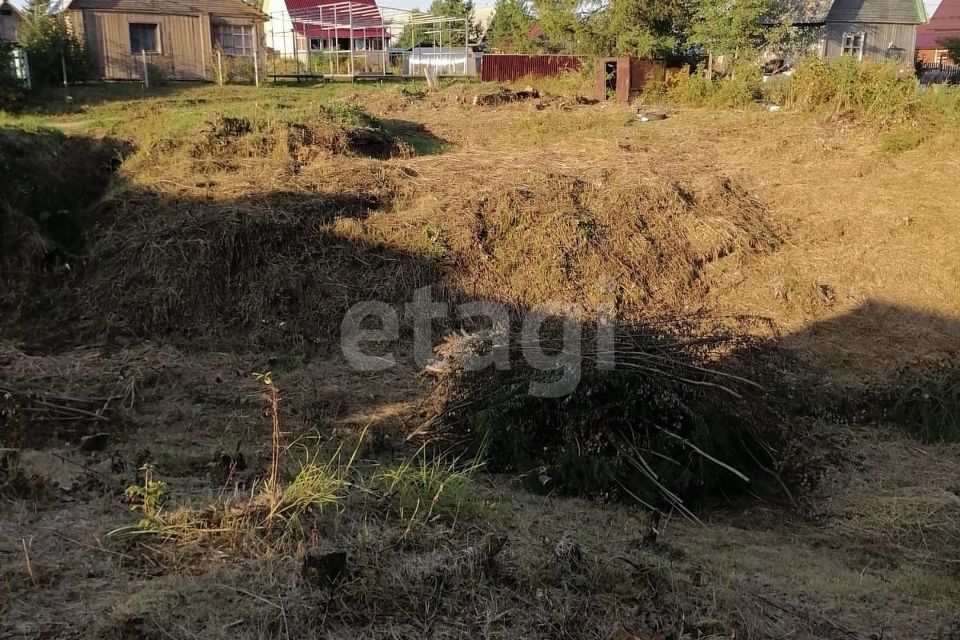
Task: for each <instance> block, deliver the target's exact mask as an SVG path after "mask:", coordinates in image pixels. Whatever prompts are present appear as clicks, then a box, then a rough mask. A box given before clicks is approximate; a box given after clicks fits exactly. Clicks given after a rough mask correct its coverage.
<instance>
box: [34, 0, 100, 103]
mask: <svg viewBox="0 0 960 640" xmlns="http://www.w3.org/2000/svg"><path fill="white" fill-rule="evenodd" d="M49 6H50V3H49V2H44V1H34V2H31V3H30V4H29V5H28V6H27V11H26V12H25V15H24V20H23V22H21V23H20V44H21V45H22V46H23V48H24V50H25V51H26V52H27V59H28V60H29V63H30V75H31V78H32V80H33V82H34V83H35V84H37V85H40V84H47V85H56V84H59V83H61V82H63V70H64V67H65V68H66V72H67V78H68V79H69V81H70V82H76V81H79V80H87V79H89V78H90V76H91V68H92V67H91V64H90V56H89V54H88V52H87V49H86V47H85V46H84V44H83V42H81V41H80V39H79V38H78V37H77V36H76V35H74V34H73V33H72V32H71V30H70V27H69V25H68V24H67V21H66V19H65V18H64V16H63V15H62V14H57V15H53V14H51V13H49V11H48V9H49Z"/></svg>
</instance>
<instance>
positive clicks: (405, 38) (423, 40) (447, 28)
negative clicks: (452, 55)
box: [396, 0, 477, 49]
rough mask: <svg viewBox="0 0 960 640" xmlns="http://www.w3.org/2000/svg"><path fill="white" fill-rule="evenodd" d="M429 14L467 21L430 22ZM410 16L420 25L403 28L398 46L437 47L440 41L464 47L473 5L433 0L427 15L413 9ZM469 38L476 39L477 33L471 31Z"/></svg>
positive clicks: (466, 0) (463, 0)
mask: <svg viewBox="0 0 960 640" xmlns="http://www.w3.org/2000/svg"><path fill="white" fill-rule="evenodd" d="M428 14H430V15H435V16H442V17H448V18H462V19H464V20H465V21H466V22H465V23H464V22H459V21H457V22H439V21H438V22H431V21H429V19H428V18H426V16H427V15H428ZM410 15H411V18H412V19H413V20H414V21H418V22H416V23H414V24H410V23H408V24H405V25H404V26H403V31H402V32H401V33H400V36H399V37H398V38H397V40H396V46H397V47H400V48H403V49H409V48H411V47H416V46H420V45H432V46H437V45H439V44H440V43H441V42H442V43H443V46H444V47H450V46H453V47H455V46H458V45H459V46H461V47H462V46H463V37H464V33H463V31H464V28H467V29H468V30H469V29H470V28H471V25H472V22H473V2H472V0H433V3H432V4H431V5H430V10H429V11H428V12H427V13H426V14H425V13H423V12H422V11H420V9H414V10H413V11H411V12H410ZM441 32H442V33H441ZM441 35H442V36H443V37H442V38H441ZM470 35H471V36H474V37H476V35H477V33H476V32H475V31H471V32H470Z"/></svg>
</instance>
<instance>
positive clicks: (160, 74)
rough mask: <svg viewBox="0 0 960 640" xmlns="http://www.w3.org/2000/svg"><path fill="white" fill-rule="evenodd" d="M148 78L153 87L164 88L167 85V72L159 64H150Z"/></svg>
mask: <svg viewBox="0 0 960 640" xmlns="http://www.w3.org/2000/svg"><path fill="white" fill-rule="evenodd" d="M147 78H149V80H150V86H151V87H162V86H163V85H165V84H167V78H168V75H167V70H166V69H165V68H163V67H162V66H160V65H157V64H148V65H147Z"/></svg>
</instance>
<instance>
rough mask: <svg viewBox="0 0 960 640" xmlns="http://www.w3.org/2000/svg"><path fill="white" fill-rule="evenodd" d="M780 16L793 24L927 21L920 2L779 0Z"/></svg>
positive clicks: (906, 0) (910, 22)
mask: <svg viewBox="0 0 960 640" xmlns="http://www.w3.org/2000/svg"><path fill="white" fill-rule="evenodd" d="M781 1H782V3H783V4H782V5H781V6H782V9H781V12H780V15H781V16H782V17H783V18H784V19H785V20H789V21H790V22H791V23H793V24H795V25H815V24H824V23H826V22H873V23H889V24H920V23H923V22H926V20H927V16H926V11H925V10H924V8H923V2H922V0H781Z"/></svg>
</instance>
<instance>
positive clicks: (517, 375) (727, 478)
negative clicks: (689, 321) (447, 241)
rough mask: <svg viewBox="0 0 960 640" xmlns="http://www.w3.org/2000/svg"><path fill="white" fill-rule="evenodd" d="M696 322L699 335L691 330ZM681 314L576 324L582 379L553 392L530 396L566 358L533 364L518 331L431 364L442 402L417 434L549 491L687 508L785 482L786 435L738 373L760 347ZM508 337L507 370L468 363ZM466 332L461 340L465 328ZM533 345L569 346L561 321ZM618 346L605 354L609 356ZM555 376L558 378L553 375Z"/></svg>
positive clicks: (566, 369) (566, 370)
mask: <svg viewBox="0 0 960 640" xmlns="http://www.w3.org/2000/svg"><path fill="white" fill-rule="evenodd" d="M695 334H697V335H695ZM699 334H700V331H699V330H694V328H693V327H691V326H687V325H685V324H681V323H676V322H675V323H673V324H672V325H671V326H669V327H666V326H654V325H647V326H634V327H626V326H619V327H616V332H615V335H616V338H615V341H614V342H612V343H610V342H607V341H604V339H603V338H602V337H600V335H601V334H598V330H597V328H596V327H592V328H590V327H588V328H586V329H585V330H584V335H583V340H582V344H583V353H582V356H581V357H578V358H577V359H576V361H575V364H573V367H574V368H576V367H579V383H578V384H576V386H575V387H574V388H573V390H572V392H570V393H566V394H564V395H559V397H539V396H542V395H545V394H542V393H541V394H537V395H535V394H532V393H531V389H532V388H531V386H530V384H531V381H538V382H551V381H557V380H559V379H561V378H562V377H563V376H565V375H570V371H571V369H570V367H571V365H570V363H565V364H559V363H558V364H557V365H556V366H554V367H549V368H540V367H533V366H531V364H530V363H529V360H528V357H527V353H525V351H524V339H525V338H524V337H523V335H522V333H521V332H520V331H518V330H517V329H513V330H511V331H510V332H509V333H508V334H507V335H497V336H494V335H492V334H491V335H488V336H487V337H486V338H485V339H482V340H479V341H477V342H475V343H474V344H473V345H471V346H468V348H467V349H466V351H467V352H465V350H463V349H461V348H460V347H458V346H456V345H454V346H453V347H452V348H451V347H450V345H449V344H447V345H445V350H446V352H447V353H450V352H451V351H452V352H453V353H456V354H457V355H455V356H454V357H452V358H451V359H450V360H448V361H447V362H446V363H444V366H438V367H434V368H433V371H434V373H436V374H437V375H438V386H437V391H436V395H435V397H434V398H435V400H436V405H435V407H434V411H433V412H432V413H431V417H430V418H429V419H428V421H427V422H426V423H425V424H424V425H423V426H422V427H421V428H420V430H419V433H420V434H422V435H428V436H430V437H434V438H441V439H447V440H453V441H459V442H461V443H464V444H466V446H467V447H468V448H470V449H473V450H475V451H479V452H482V453H481V454H480V455H484V456H485V457H486V458H487V459H488V460H489V464H490V466H491V468H492V469H493V470H496V471H511V472H515V473H519V474H522V475H523V476H524V477H525V479H526V480H527V482H528V484H529V485H531V486H532V487H533V488H535V489H539V490H543V491H551V492H552V491H554V490H557V491H561V492H565V493H574V494H581V495H603V496H620V497H624V498H630V499H634V500H638V501H640V502H641V503H642V504H645V505H647V506H650V507H653V508H664V507H673V508H677V509H679V510H680V511H681V512H683V513H685V514H687V515H688V516H691V517H693V514H692V512H691V511H690V510H689V506H688V505H689V504H690V501H691V500H697V499H700V498H705V497H709V496H716V495H717V494H724V493H737V492H742V491H743V490H746V489H750V488H751V487H752V490H754V491H759V490H761V487H765V488H768V489H769V488H776V490H777V491H779V490H781V489H784V484H783V482H782V481H781V480H780V478H779V477H778V476H777V475H776V469H778V468H780V467H781V466H783V463H784V462H785V461H784V460H782V459H781V456H782V455H783V454H781V453H779V452H781V451H787V450H788V449H789V447H787V446H786V445H787V436H786V433H785V431H784V429H783V427H782V423H781V420H780V419H779V417H778V415H777V412H776V411H775V410H774V409H773V408H772V406H771V405H770V404H769V403H768V402H767V399H766V397H765V393H764V390H763V389H762V388H761V387H760V385H758V384H756V383H754V382H752V381H750V380H749V379H747V378H745V377H743V375H742V374H741V373H740V371H741V370H742V369H744V368H745V367H743V366H742V364H738V358H737V354H738V353H739V354H744V353H749V351H750V350H752V349H754V348H756V345H755V344H754V341H753V340H752V339H751V338H748V337H746V336H745V335H743V334H738V333H734V332H717V333H714V334H713V335H711V336H710V337H703V336H702V335H699ZM505 339H506V340H508V341H509V368H508V369H507V370H497V369H495V368H494V367H493V366H489V367H486V368H483V369H481V370H476V369H477V367H476V366H473V365H472V364H471V361H472V359H474V358H477V357H483V355H484V354H487V355H489V353H490V352H491V349H494V348H495V347H494V345H495V344H503V341H504V340H505ZM460 341H462V340H460ZM539 346H540V348H542V349H544V350H546V351H547V352H548V353H551V352H552V353H558V352H559V351H560V349H561V348H562V347H563V346H564V343H563V340H562V337H561V333H560V329H559V319H558V321H557V322H556V323H549V322H548V323H547V324H546V325H545V327H544V329H543V330H542V331H541V332H540V335H539ZM611 354H613V360H614V362H613V364H612V365H611V364H608V363H605V361H607V360H609V358H610V355H611ZM558 388H562V387H558Z"/></svg>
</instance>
